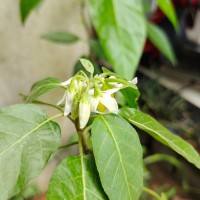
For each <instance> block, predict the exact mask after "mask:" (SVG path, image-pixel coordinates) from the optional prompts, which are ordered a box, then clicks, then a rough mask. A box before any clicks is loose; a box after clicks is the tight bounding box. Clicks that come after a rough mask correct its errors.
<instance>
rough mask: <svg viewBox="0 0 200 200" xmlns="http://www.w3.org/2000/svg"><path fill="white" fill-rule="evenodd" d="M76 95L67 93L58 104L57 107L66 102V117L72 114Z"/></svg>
mask: <svg viewBox="0 0 200 200" xmlns="http://www.w3.org/2000/svg"><path fill="white" fill-rule="evenodd" d="M75 95H76V93H75V92H69V91H66V92H65V94H64V96H63V97H62V99H61V100H60V101H59V102H58V103H57V105H60V104H62V103H63V102H64V101H65V110H64V116H67V115H69V113H70V112H71V110H72V104H73V101H74V97H75Z"/></svg>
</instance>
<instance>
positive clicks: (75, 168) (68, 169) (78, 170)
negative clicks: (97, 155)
mask: <svg viewBox="0 0 200 200" xmlns="http://www.w3.org/2000/svg"><path fill="white" fill-rule="evenodd" d="M47 199H48V200H58V199H80V200H104V199H108V198H107V196H106V194H105V193H104V191H103V189H102V186H101V184H100V181H99V177H98V172H97V170H96V166H95V163H94V158H93V156H91V155H88V156H83V157H82V158H81V156H68V157H67V158H66V159H65V160H63V161H62V162H61V164H60V165H59V166H58V168H57V169H56V171H55V172H54V174H53V176H52V179H51V181H50V184H49V189H48V193H47Z"/></svg>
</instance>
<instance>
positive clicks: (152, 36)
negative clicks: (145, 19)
mask: <svg viewBox="0 0 200 200" xmlns="http://www.w3.org/2000/svg"><path fill="white" fill-rule="evenodd" d="M147 32H148V38H149V40H150V41H151V42H152V43H153V44H154V45H155V46H156V47H157V48H158V49H159V50H160V52H161V53H162V54H163V55H164V56H166V57H167V58H168V59H169V60H170V61H171V62H172V63H173V64H175V63H176V58H175V55H174V51H173V49H172V46H171V43H170V41H169V40H168V38H167V35H166V34H165V33H164V32H163V31H162V30H161V29H160V28H159V27H157V26H155V25H153V24H151V23H148V24H147Z"/></svg>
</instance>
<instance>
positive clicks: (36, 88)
mask: <svg viewBox="0 0 200 200" xmlns="http://www.w3.org/2000/svg"><path fill="white" fill-rule="evenodd" d="M57 87H60V80H59V79H57V78H45V79H43V80H40V81H38V82H36V83H34V84H33V86H32V87H31V92H30V94H29V96H28V97H27V99H26V101H27V102H31V101H33V100H35V99H37V98H38V97H40V96H42V95H44V94H47V93H49V92H52V91H53V90H54V89H56V88H57Z"/></svg>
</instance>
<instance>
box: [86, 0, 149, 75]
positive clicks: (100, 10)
mask: <svg viewBox="0 0 200 200" xmlns="http://www.w3.org/2000/svg"><path fill="white" fill-rule="evenodd" d="M89 6H90V13H91V16H92V21H93V24H94V27H95V29H96V32H97V34H98V36H99V39H100V42H101V44H102V47H103V48H104V51H105V54H106V57H107V59H108V61H109V62H110V63H111V64H112V66H113V68H114V70H115V72H116V73H118V74H120V75H121V76H123V77H125V78H127V79H131V78H132V77H133V75H134V73H135V71H136V69H137V66H138V62H139V59H140V56H141V54H142V51H143V45H144V42H145V39H146V22H145V18H144V13H143V7H142V2H141V0H123V1H114V0H110V1H108V0H98V1H97V0H90V1H89Z"/></svg>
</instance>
